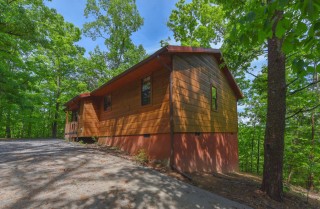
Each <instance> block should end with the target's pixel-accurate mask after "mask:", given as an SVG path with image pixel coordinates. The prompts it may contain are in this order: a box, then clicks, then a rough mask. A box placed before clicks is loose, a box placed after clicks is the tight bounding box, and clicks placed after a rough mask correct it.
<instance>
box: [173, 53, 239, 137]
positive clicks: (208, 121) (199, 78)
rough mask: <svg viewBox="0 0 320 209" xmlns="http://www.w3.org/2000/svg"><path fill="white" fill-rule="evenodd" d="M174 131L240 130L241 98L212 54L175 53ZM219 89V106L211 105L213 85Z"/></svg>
mask: <svg viewBox="0 0 320 209" xmlns="http://www.w3.org/2000/svg"><path fill="white" fill-rule="evenodd" d="M173 72H174V76H173V83H174V85H173V104H174V131H175V132H177V133H186V132H230V133H235V132H237V131H238V121H237V108H236V107H237V98H236V96H235V94H234V92H233V90H232V89H231V87H230V85H229V84H228V82H227V79H226V77H225V75H224V74H223V73H222V70H221V69H220V68H219V66H218V63H217V61H216V59H215V58H214V56H213V55H212V54H178V55H174V57H173ZM212 86H214V87H215V88H216V89H217V110H216V111H215V110H212V108H211V87H212Z"/></svg>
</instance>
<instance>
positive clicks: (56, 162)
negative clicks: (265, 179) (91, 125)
mask: <svg viewBox="0 0 320 209" xmlns="http://www.w3.org/2000/svg"><path fill="white" fill-rule="evenodd" d="M0 208H80V209H81V208H192V209H193V208H249V207H246V206H244V205H241V204H238V203H236V202H233V201H230V200H227V199H225V198H222V197H220V196H218V195H215V194H213V193H210V192H207V191H204V190H202V189H199V188H197V187H194V186H191V185H189V184H186V183H184V182H181V181H178V180H176V179H173V178H171V177H168V176H165V175H163V174H161V173H159V172H157V171H154V170H152V169H149V168H144V167H142V166H139V165H137V164H135V163H134V162H131V161H128V160H125V159H122V158H119V157H116V156H113V155H109V154H106V153H104V152H100V151H98V150H95V149H90V148H85V147H82V146H81V145H78V144H73V143H68V142H65V141H62V140H20V141H17V140H15V141H0Z"/></svg>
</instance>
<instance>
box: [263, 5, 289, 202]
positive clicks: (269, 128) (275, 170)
mask: <svg viewBox="0 0 320 209" xmlns="http://www.w3.org/2000/svg"><path fill="white" fill-rule="evenodd" d="M282 16H283V12H282V11H276V13H275V16H274V23H273V36H272V38H270V39H268V107H267V124H266V132H265V141H264V166H263V180H262V185H261V190H262V191H265V192H266V193H267V194H268V195H269V196H270V197H271V198H272V199H274V200H277V201H282V200H283V184H282V177H283V152H284V132H285V114H286V79H285V55H284V54H283V52H282V51H281V46H282V40H281V39H279V38H277V37H276V36H275V29H276V26H277V23H278V21H279V20H280V19H281V18H282Z"/></svg>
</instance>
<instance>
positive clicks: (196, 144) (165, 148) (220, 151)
mask: <svg viewBox="0 0 320 209" xmlns="http://www.w3.org/2000/svg"><path fill="white" fill-rule="evenodd" d="M99 144H102V145H107V146H116V147H119V148H120V149H121V150H123V151H126V152H128V153H129V154H131V155H135V154H136V153H137V152H138V151H139V150H140V149H144V150H145V151H146V152H147V154H148V156H149V159H150V160H154V159H157V160H166V159H169V158H170V134H154V135H150V137H144V136H119V137H100V138H99ZM174 164H175V167H176V168H178V169H179V170H181V171H184V172H222V173H225V172H232V171H238V166H239V163H238V138H237V134H236V133H201V134H200V136H196V135H195V134H194V133H192V134H191V133H179V134H178V133H176V134H175V135H174Z"/></svg>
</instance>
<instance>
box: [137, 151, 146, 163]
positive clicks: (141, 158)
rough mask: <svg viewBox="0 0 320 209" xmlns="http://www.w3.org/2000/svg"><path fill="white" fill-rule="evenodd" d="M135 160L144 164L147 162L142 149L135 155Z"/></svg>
mask: <svg viewBox="0 0 320 209" xmlns="http://www.w3.org/2000/svg"><path fill="white" fill-rule="evenodd" d="M135 160H136V161H138V162H139V163H142V164H145V163H147V162H148V154H147V153H146V151H145V150H144V149H140V150H138V152H137V154H136V155H135Z"/></svg>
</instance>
